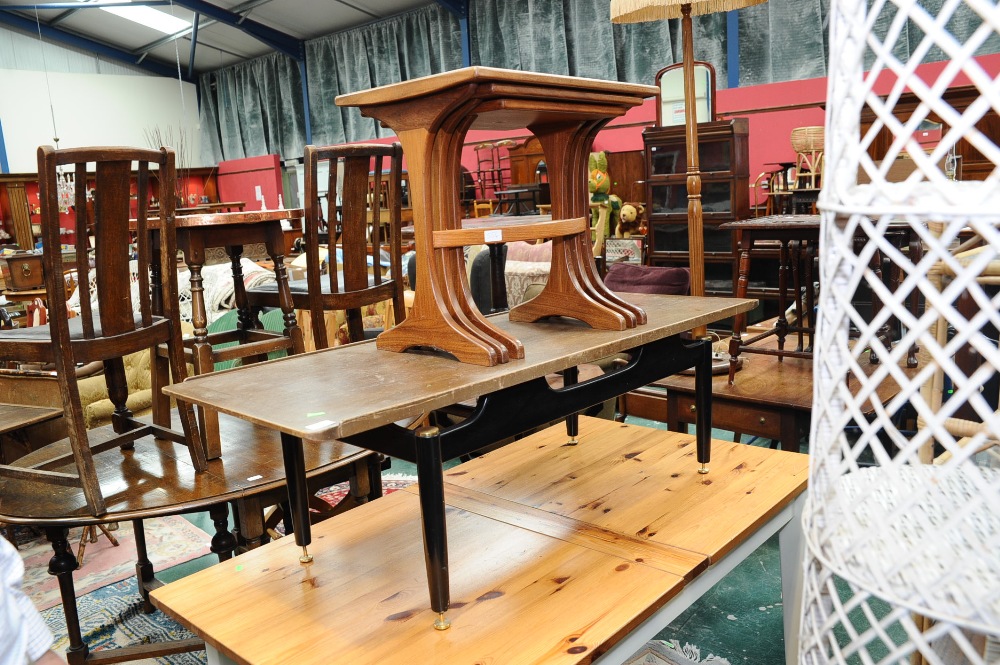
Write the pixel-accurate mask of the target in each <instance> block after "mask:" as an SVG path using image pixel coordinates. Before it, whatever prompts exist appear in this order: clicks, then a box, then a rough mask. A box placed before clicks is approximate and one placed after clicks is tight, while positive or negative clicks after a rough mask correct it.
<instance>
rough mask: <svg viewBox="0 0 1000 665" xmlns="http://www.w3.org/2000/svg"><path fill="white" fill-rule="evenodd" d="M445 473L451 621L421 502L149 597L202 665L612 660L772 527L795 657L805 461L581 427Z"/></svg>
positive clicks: (284, 544)
mask: <svg viewBox="0 0 1000 665" xmlns="http://www.w3.org/2000/svg"><path fill="white" fill-rule="evenodd" d="M583 424H584V434H583V435H582V436H581V438H580V441H579V443H578V444H577V445H576V446H572V447H569V446H567V445H566V437H565V432H563V431H562V429H561V428H559V427H554V428H550V429H547V430H545V431H542V432H539V433H537V434H534V435H532V436H530V437H527V438H524V439H521V440H520V441H517V442H515V443H513V444H510V445H509V446H506V447H505V448H502V449H500V450H497V451H494V452H492V453H489V454H487V455H486V456H484V457H481V458H478V459H476V460H473V461H472V462H467V463H465V464H462V465H460V466H458V467H455V468H453V469H451V470H449V471H448V472H446V481H445V491H444V502H445V504H446V506H447V511H448V520H449V523H450V526H451V527H452V538H451V544H452V546H453V548H454V550H453V551H454V554H455V556H454V563H453V565H452V567H451V570H450V572H451V576H452V579H453V580H454V590H455V595H456V603H455V607H454V619H455V628H454V629H453V630H449V631H447V632H446V633H439V632H437V631H434V630H431V629H430V625H431V622H432V621H433V618H434V615H433V613H432V612H431V611H430V610H428V609H427V608H426V607H423V606H422V605H423V603H421V602H420V601H419V595H420V588H419V585H420V583H419V579H420V576H421V574H422V572H423V571H422V565H421V562H420V558H421V557H420V555H421V543H420V538H419V536H418V526H417V524H418V522H419V519H420V513H421V510H420V501H421V494H420V492H421V491H422V489H421V490H420V491H418V490H416V489H414V488H409V489H407V490H405V491H400V492H396V493H394V494H391V495H389V496H387V497H385V498H382V499H379V500H378V501H375V502H372V503H370V504H368V505H365V506H361V507H359V508H357V509H355V510H352V511H351V512H349V513H346V514H344V515H341V516H338V517H336V518H334V519H332V520H328V521H326V522H324V523H322V524H319V525H317V526H316V533H317V535H318V536H319V538H318V539H317V543H316V551H317V557H316V561H315V562H314V563H313V564H311V565H309V566H298V565H296V564H295V563H294V562H293V561H292V560H291V559H292V558H293V556H294V549H295V548H294V546H293V544H292V543H291V542H289V541H290V539H287V538H285V539H282V540H280V541H278V542H276V543H272V544H270V545H268V546H266V547H262V548H260V549H257V550H255V551H253V552H250V553H248V554H246V555H244V556H241V557H239V559H236V560H233V561H228V562H224V563H221V564H219V565H217V566H213V567H211V568H209V569H206V570H203V571H200V572H198V573H196V574H194V575H192V576H189V577H186V578H184V579H182V580H179V581H177V582H174V583H172V584H170V585H168V586H165V587H163V588H162V589H158V590H157V591H155V592H154V593H153V595H152V600H153V602H154V604H156V605H157V606H158V607H160V608H161V609H163V610H164V611H165V612H166V613H168V614H170V615H172V616H174V617H175V618H177V619H178V620H179V621H180V622H181V623H182V624H185V625H187V626H188V627H190V628H191V629H192V630H193V631H194V632H195V633H196V634H197V635H199V636H201V637H203V638H204V639H205V642H206V646H207V649H208V653H209V662H210V663H219V664H220V665H225V664H228V663H233V662H235V663H241V664H253V665H264V664H267V663H277V662H294V663H297V664H300V665H319V664H320V663H329V662H331V661H336V662H344V663H352V664H353V665H368V664H376V663H390V662H391V663H493V664H495V665H532V664H535V663H537V664H548V663H561V664H563V665H575V664H577V663H579V664H584V663H595V662H596V663H599V664H608V665H610V664H612V663H622V662H624V661H625V660H627V659H628V658H629V656H631V655H632V654H633V653H635V652H636V651H637V650H638V649H639V648H640V647H641V646H642V645H643V644H645V642H646V641H647V640H649V639H651V638H652V637H653V636H654V635H655V634H656V632H658V631H659V630H661V629H662V628H663V626H665V625H666V624H668V623H669V622H670V621H672V620H673V619H674V618H676V617H677V616H678V615H679V614H680V613H681V612H682V611H683V610H684V609H685V608H686V607H688V606H689V605H690V604H691V603H692V602H693V601H694V600H696V599H697V598H699V597H700V596H701V595H702V594H703V593H705V592H706V591H707V590H708V589H710V588H711V587H712V586H713V585H714V584H715V583H716V582H717V581H718V580H719V579H721V578H722V577H723V576H724V575H725V574H726V573H728V572H729V571H730V570H732V568H733V567H735V566H736V565H737V564H738V563H739V562H740V561H742V560H743V559H745V558H746V557H747V556H748V555H749V554H750V553H752V552H753V551H754V550H755V549H756V548H757V547H759V546H760V544H762V543H763V542H764V541H765V540H767V539H768V538H769V537H770V536H772V535H774V534H775V533H778V534H780V535H779V539H780V548H781V577H782V594H783V597H784V598H785V602H784V607H783V609H784V612H785V652H786V663H788V665H792V664H793V663H796V662H797V656H798V653H797V652H798V648H797V642H798V631H797V624H798V614H799V606H798V602H797V598H798V596H799V588H800V586H801V583H800V575H801V556H802V554H801V536H800V520H801V514H800V511H801V504H802V500H803V498H804V489H805V485H806V477H807V472H808V458H807V457H806V456H805V455H798V454H792V453H785V452H781V451H772V450H766V449H762V448H757V447H753V446H742V445H739V444H732V443H726V442H722V441H715V442H714V449H715V456H716V457H717V459H718V462H717V466H716V467H715V469H713V473H712V475H709V476H707V477H706V476H702V475H699V474H698V473H696V471H695V469H694V468H693V465H692V459H691V458H692V455H693V452H692V449H693V448H694V445H693V444H694V441H693V438H692V437H691V436H689V435H687V434H678V433H672V432H665V431H663V430H652V429H647V428H644V427H637V426H634V425H622V424H620V423H615V422H612V421H607V420H595V419H590V418H586V419H584V423H583Z"/></svg>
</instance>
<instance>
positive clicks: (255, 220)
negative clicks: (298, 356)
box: [153, 208, 304, 459]
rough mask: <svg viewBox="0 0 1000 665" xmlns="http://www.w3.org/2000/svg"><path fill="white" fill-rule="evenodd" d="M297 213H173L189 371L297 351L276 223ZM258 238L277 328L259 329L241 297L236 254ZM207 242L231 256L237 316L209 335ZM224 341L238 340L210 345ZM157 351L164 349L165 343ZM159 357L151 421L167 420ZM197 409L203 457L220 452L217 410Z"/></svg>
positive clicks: (167, 405)
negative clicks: (186, 282)
mask: <svg viewBox="0 0 1000 665" xmlns="http://www.w3.org/2000/svg"><path fill="white" fill-rule="evenodd" d="M302 215H303V210H302V209H301V208H290V209H283V210H256V211H238V212H214V213H203V214H196V215H178V216H177V217H176V218H175V228H176V230H177V247H178V249H180V250H181V251H182V252H184V261H185V263H187V266H188V269H189V270H190V271H191V323H192V325H193V326H194V337H193V338H192V339H189V340H185V348H186V349H187V350H188V351H189V353H190V354H191V355H190V361H191V363H192V364H193V366H194V373H195V374H204V373H206V372H211V371H213V369H214V367H215V363H216V362H222V361H226V360H237V359H241V360H243V362H245V363H251V362H257V361H259V360H262V359H266V358H267V354H268V353H270V352H272V351H280V350H287V351H288V352H290V353H302V352H303V350H304V342H303V338H302V331H301V330H300V329H299V326H298V323H297V322H296V320H295V306H294V303H293V301H292V293H291V291H290V290H289V286H288V272H287V269H286V267H285V263H284V254H285V240H284V233H283V231H282V229H281V222H282V220H286V219H295V220H298V219H301V218H302ZM258 242H260V243H264V246H265V248H266V249H267V253H268V256H269V257H270V259H271V261H272V263H273V265H274V275H275V278H276V280H277V284H278V300H279V303H280V306H281V311H282V314H283V319H284V323H285V329H284V332H283V333H274V332H270V331H266V330H264V329H263V327H262V326H261V323H260V321H259V320H258V319H257V317H256V316H254V313H253V312H252V311H251V309H250V304H249V300H248V299H247V293H246V288H245V286H244V282H243V268H242V266H241V264H240V258H241V257H242V255H243V246H244V245H245V244H250V243H258ZM212 247H224V248H225V249H226V253H227V254H228V255H229V258H230V261H231V262H232V269H233V287H234V294H235V300H236V306H237V309H238V315H237V317H238V321H239V322H238V324H237V328H236V330H231V331H226V332H221V333H213V334H211V335H210V334H209V333H208V315H207V312H206V309H205V288H204V283H203V282H204V280H203V278H202V276H201V271H202V267H203V266H204V264H205V250H206V249H209V248H212ZM226 342H239V343H238V344H237V345H235V346H230V347H227V348H224V349H219V350H214V349H213V348H212V346H213V345H214V344H224V343H226ZM161 351H163V352H164V353H165V349H164V350H161ZM164 360H165V357H163V355H162V353H161V354H158V358H157V361H158V362H157V369H156V377H157V378H156V381H155V385H154V387H153V388H154V389H153V396H154V397H153V399H154V407H153V409H154V414H156V416H155V419H156V422H157V424H160V425H164V426H167V425H169V417H170V403H169V398H167V397H165V396H164V395H163V394H162V392H161V391H160V390H159V388H160V387H162V386H163V385H166V383H167V367H166V364H165V362H163V361H164ZM199 410H200V413H199V422H200V426H201V430H202V432H201V435H202V440H203V441H204V442H205V447H206V453H207V455H208V458H209V459H214V458H215V457H218V456H219V455H220V454H221V452H220V441H219V424H218V414H216V413H215V412H214V411H211V410H206V409H199Z"/></svg>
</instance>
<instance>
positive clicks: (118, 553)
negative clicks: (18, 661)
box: [19, 516, 212, 610]
mask: <svg viewBox="0 0 1000 665" xmlns="http://www.w3.org/2000/svg"><path fill="white" fill-rule="evenodd" d="M145 530H146V548H147V550H148V551H149V560H150V561H151V562H152V563H153V568H154V569H155V570H163V569H165V568H170V567H171V566H176V565H177V564H180V563H184V562H185V561H190V560H192V559H195V558H197V557H200V556H203V555H205V554H208V553H209V548H208V547H209V543H210V542H211V540H212V537H211V536H210V535H208V534H207V533H205V532H204V531H202V530H201V529H199V528H198V527H196V526H194V525H193V524H191V523H190V522H188V521H187V520H186V519H184V518H183V517H179V516H171V517H158V518H154V519H148V520H145ZM69 533H70V543H71V544H72V546H73V551H74V552H75V551H77V548H78V547H79V544H80V535H81V533H82V529H80V528H77V529H70V532H69ZM111 535H113V536H114V537H115V538H116V539H117V540H118V543H119V546H118V547H114V546H113V545H112V544H111V542H110V541H109V540H108V539H107V538H105V537H104V535H103V534H101V535H100V537H98V539H97V542H96V543H87V547H86V549H85V550H84V558H83V566H82V567H81V568H80V569H79V570H77V571H76V572H75V573H73V580H74V583H75V585H76V594H77V597H79V596H82V595H84V594H87V593H89V592H91V591H93V590H94V589H98V588H100V587H103V586H107V585H108V584H113V583H115V582H120V581H121V580H124V579H125V578H127V577H129V576H131V575H135V536H134V535H133V533H132V523H131V522H121V523H119V526H118V530H117V531H112V532H111ZM19 551H20V552H21V558H22V559H23V560H24V570H25V573H24V590H25V593H26V594H27V595H28V596H29V597H30V598H31V600H32V601H34V603H35V606H36V607H37V608H38V609H40V610H44V609H48V608H50V607H53V606H54V605H58V604H59V603H60V599H59V583H58V582H57V580H56V578H55V577H54V576H53V575H49V573H48V564H49V559H51V558H52V545H51V544H50V543H49V541H48V540H47V539H46V538H45V536H44V535H43V536H40V537H38V538H36V539H34V540H33V541H31V542H30V543H28V544H26V545H21V546H20V547H19Z"/></svg>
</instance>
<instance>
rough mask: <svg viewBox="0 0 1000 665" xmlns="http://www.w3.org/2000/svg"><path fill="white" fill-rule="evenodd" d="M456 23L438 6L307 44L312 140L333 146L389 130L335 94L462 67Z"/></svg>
mask: <svg viewBox="0 0 1000 665" xmlns="http://www.w3.org/2000/svg"><path fill="white" fill-rule="evenodd" d="M461 66H462V52H461V42H460V39H459V25H458V21H457V20H456V19H455V18H454V17H453V16H452V15H451V14H450V13H448V12H447V11H446V10H444V9H441V8H440V7H439V6H438V5H436V4H434V5H428V6H427V7H424V8H422V9H418V10H416V11H413V12H409V13H407V14H403V15H401V16H396V17H393V18H390V19H386V20H384V21H379V22H378V23H373V24H371V25H368V26H365V27H362V28H357V29H355V30H347V31H345V32H340V33H337V34H334V35H330V36H328V37H323V38H320V39H315V40H312V41H309V42H307V43H306V71H307V76H308V80H309V105H310V108H311V111H312V115H311V116H310V117H311V119H312V132H313V143H315V144H316V145H330V144H335V143H344V142H345V141H359V140H364V139H370V138H375V137H378V136H385V135H387V134H389V132H387V130H385V129H383V128H381V127H379V126H378V124H377V123H376V122H375V121H374V120H371V119H370V118H363V117H361V114H360V113H359V112H358V110H357V109H355V108H339V107H337V106H336V105H335V104H334V103H333V100H334V98H336V96H337V95H340V94H344V93H348V92H355V91H357V90H367V89H368V88H373V87H376V86H380V85H386V84H389V83H396V82H399V81H406V80H409V79H412V78H417V77H420V76H428V75H430V74H436V73H438V72H443V71H448V70H450V69H458V68H459V67H461Z"/></svg>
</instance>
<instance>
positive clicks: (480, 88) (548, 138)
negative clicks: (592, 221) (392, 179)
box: [336, 67, 657, 365]
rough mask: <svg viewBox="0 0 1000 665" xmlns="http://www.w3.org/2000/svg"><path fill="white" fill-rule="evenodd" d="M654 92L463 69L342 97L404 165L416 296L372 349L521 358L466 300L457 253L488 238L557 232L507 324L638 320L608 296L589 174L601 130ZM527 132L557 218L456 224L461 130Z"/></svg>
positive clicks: (620, 325)
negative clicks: (542, 268) (538, 277)
mask: <svg viewBox="0 0 1000 665" xmlns="http://www.w3.org/2000/svg"><path fill="white" fill-rule="evenodd" d="M656 92H657V89H656V88H655V87H653V86H647V85H635V84H629V83H618V82H613V81H599V80H595V79H580V78H574V77H569V76H554V75H549V74H537V73H533V72H521V71H511V70H505V69H493V68H489V67H470V68H466V69H459V70H454V71H450V72H445V73H443V74H438V75H435V76H429V77H425V78H419V79H413V80H410V81H404V82H402V83H397V84H393V85H389V86H384V87H381V88H375V89H373V90H367V91H363V92H356V93H352V94H348V95H341V96H340V97H338V98H337V100H336V101H337V104H338V105H340V106H357V107H359V108H360V109H361V113H362V114H363V115H365V116H368V117H371V118H375V119H377V120H380V121H382V123H383V124H384V125H386V126H388V127H390V128H391V129H392V130H393V131H395V133H396V135H397V136H398V137H399V140H400V142H401V143H402V145H403V151H404V153H405V154H406V158H407V163H408V164H409V169H408V170H409V175H410V200H411V201H412V205H413V224H414V229H415V233H416V244H417V281H418V285H417V289H416V298H415V301H414V304H413V311H412V313H411V315H410V316H408V317H407V319H406V321H404V322H403V323H402V324H400V325H398V326H396V327H395V328H393V329H392V330H389V331H386V332H385V333H383V334H382V335H380V336H379V339H378V346H379V348H382V349H388V350H392V351H403V350H405V349H407V348H410V347H413V346H434V347H437V348H439V349H443V350H445V351H448V352H449V353H451V354H453V355H454V356H455V357H456V358H458V359H459V360H461V361H463V362H468V363H473V364H478V365H495V364H497V363H504V362H507V361H508V360H509V359H511V358H523V357H524V347H523V345H522V343H521V341H520V340H519V339H517V338H516V337H511V336H510V334H509V333H508V332H506V331H502V330H500V329H499V328H497V327H496V326H495V325H493V324H492V323H491V322H489V321H487V320H486V319H485V318H484V317H483V316H482V315H481V314H480V313H479V311H478V310H477V309H476V307H475V304H474V303H473V302H472V296H471V293H470V291H469V284H468V279H467V277H466V273H465V269H464V256H463V253H462V248H463V247H464V246H465V245H471V244H482V243H483V242H485V241H486V239H487V238H490V237H496V238H497V240H501V239H502V240H504V241H507V240H535V239H538V238H552V239H553V248H552V270H551V275H550V278H549V281H548V283H547V285H546V287H545V289H544V290H543V291H542V293H541V294H540V295H539V296H538V297H537V298H534V299H532V300H531V301H530V302H528V303H524V304H523V305H522V306H519V307H516V308H514V310H512V311H511V316H512V317H513V318H514V319H515V320H518V321H536V320H538V319H540V318H544V317H546V316H553V315H564V316H571V317H574V318H577V319H580V320H582V321H585V322H587V323H589V324H590V325H591V326H593V327H595V328H606V329H611V330H623V329H626V328H629V327H633V326H636V325H639V324H642V323H643V322H644V320H645V314H644V313H643V312H642V311H641V309H639V308H636V307H635V306H633V305H630V304H629V303H627V302H625V301H624V300H622V299H621V298H619V297H618V296H617V295H615V294H614V293H612V292H611V291H609V290H608V289H607V288H606V287H605V286H604V283H603V282H602V281H601V279H600V276H599V275H598V272H597V267H596V265H595V263H594V257H593V254H592V250H591V248H590V226H589V224H588V222H587V218H588V217H589V210H588V195H587V189H586V182H587V179H586V173H587V159H588V156H589V154H590V149H591V146H592V144H593V140H594V137H595V136H596V134H597V132H598V131H600V129H601V128H602V127H604V125H605V124H607V123H608V122H609V121H610V120H611V119H613V118H615V117H618V116H621V115H624V114H625V113H626V112H627V111H628V110H629V109H631V108H632V107H635V106H638V105H640V104H642V103H643V101H644V100H645V99H646V98H648V97H652V96H654V95H655V94H656ZM525 127H526V128H527V129H528V130H530V131H531V132H532V133H533V134H534V135H535V137H536V138H538V140H539V141H540V142H541V145H542V149H543V150H544V151H545V155H546V158H547V159H546V162H547V163H548V164H549V183H550V188H551V197H552V217H553V220H554V221H551V222H545V223H537V224H524V225H522V226H520V227H510V228H504V229H491V228H487V229H478V230H476V231H474V232H473V231H469V230H463V229H461V228H460V220H461V217H462V214H461V209H460V202H459V197H458V196H457V195H456V191H455V187H456V185H455V183H458V182H461V180H460V173H459V168H460V163H461V151H462V144H463V141H464V137H465V134H466V132H468V130H469V129H470V128H477V129H521V128H525Z"/></svg>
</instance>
